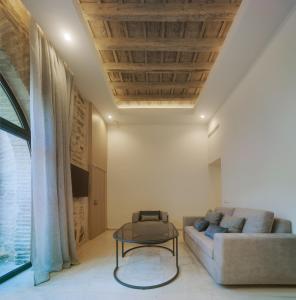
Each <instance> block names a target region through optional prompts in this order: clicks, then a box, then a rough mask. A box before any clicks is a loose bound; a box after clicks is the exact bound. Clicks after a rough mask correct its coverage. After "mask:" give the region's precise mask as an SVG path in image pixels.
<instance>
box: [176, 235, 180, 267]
mask: <svg viewBox="0 0 296 300" xmlns="http://www.w3.org/2000/svg"><path fill="white" fill-rule="evenodd" d="M178 256H179V253H178V237H176V266H177V268H178V265H179V261H178V259H179V258H178Z"/></svg>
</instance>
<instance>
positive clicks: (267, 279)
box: [214, 233, 296, 284]
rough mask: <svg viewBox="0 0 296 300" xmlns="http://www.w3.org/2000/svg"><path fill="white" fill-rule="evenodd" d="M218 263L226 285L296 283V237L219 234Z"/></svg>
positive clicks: (221, 280) (216, 245)
mask: <svg viewBox="0 0 296 300" xmlns="http://www.w3.org/2000/svg"><path fill="white" fill-rule="evenodd" d="M214 260H215V264H216V270H217V281H218V282H219V283H222V284H296V272H295V270H296V235H293V234H284V233H283V234H272V233H258V234H257V233H255V234H247V233H217V234H215V236H214Z"/></svg>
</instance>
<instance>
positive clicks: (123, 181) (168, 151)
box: [107, 125, 211, 228]
mask: <svg viewBox="0 0 296 300" xmlns="http://www.w3.org/2000/svg"><path fill="white" fill-rule="evenodd" d="M107 173H108V180H107V199H108V202H107V203H108V227H109V228H117V227H119V226H121V225H122V224H123V223H125V222H129V221H130V220H131V216H132V213H133V212H135V211H138V210H165V211H168V212H169V215H170V219H171V221H172V222H174V223H175V225H176V226H177V227H179V228H181V225H182V216H184V215H195V214H198V215H200V214H204V213H205V212H206V210H207V209H208V207H210V206H211V204H210V203H209V202H208V195H207V191H208V166H207V129H206V128H205V127H204V126H202V127H198V126H197V125H177V126H174V125H130V126H128V125H126V126H119V127H116V126H111V127H110V128H108V172H107Z"/></svg>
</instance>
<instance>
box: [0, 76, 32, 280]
mask: <svg viewBox="0 0 296 300" xmlns="http://www.w3.org/2000/svg"><path fill="white" fill-rule="evenodd" d="M30 258H31V158H30V129H29V126H28V122H27V120H26V118H25V116H24V114H23V112H22V109H21V106H20V105H19V103H18V101H17V99H16V98H15V97H14V95H13V93H12V90H11V89H10V88H9V86H8V84H7V82H6V81H5V79H4V78H3V76H2V75H1V74H0V283H1V282H3V281H4V280H7V279H8V278H10V277H12V276H14V275H16V274H18V273H19V272H21V271H23V270H24V269H26V268H28V267H30V265H31V263H30Z"/></svg>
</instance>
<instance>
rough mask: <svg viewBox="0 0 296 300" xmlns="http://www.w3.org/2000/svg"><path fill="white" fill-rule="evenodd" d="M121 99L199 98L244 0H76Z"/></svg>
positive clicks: (163, 101)
mask: <svg viewBox="0 0 296 300" xmlns="http://www.w3.org/2000/svg"><path fill="white" fill-rule="evenodd" d="M78 1H79V3H80V8H81V11H82V14H83V16H84V18H85V21H86V23H87V25H88V28H89V30H90V32H91V35H92V37H93V40H94V44H95V47H96V49H97V51H98V54H99V55H100V56H101V59H102V63H103V66H104V69H105V70H106V72H107V75H108V77H109V81H110V85H111V87H112V91H113V94H114V97H115V99H116V101H117V104H118V105H121V104H124V106H125V107H126V106H127V105H128V104H129V103H131V105H133V107H134V106H135V105H139V106H141V105H143V104H146V105H150V104H151V103H153V105H155V103H157V105H162V104H165V105H166V106H167V105H168V104H169V103H171V104H172V105H174V106H175V105H176V104H177V103H179V104H180V106H182V105H184V104H186V105H189V104H192V105H193V104H196V103H197V98H198V96H199V94H200V92H201V89H202V87H203V86H204V84H205V81H206V80H207V78H208V74H209V72H210V70H211V69H212V67H213V65H214V63H215V61H216V58H217V56H218V54H219V51H220V49H221V47H222V46H223V43H224V40H225V38H226V35H227V33H228V31H229V29H230V27H231V24H232V22H233V19H234V17H235V15H236V13H237V10H238V8H239V6H240V4H241V0H211V1H207V0H190V1H189V0H175V1H174V3H169V1H166V0H159V1H154V0H100V1H98V0H78Z"/></svg>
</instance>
